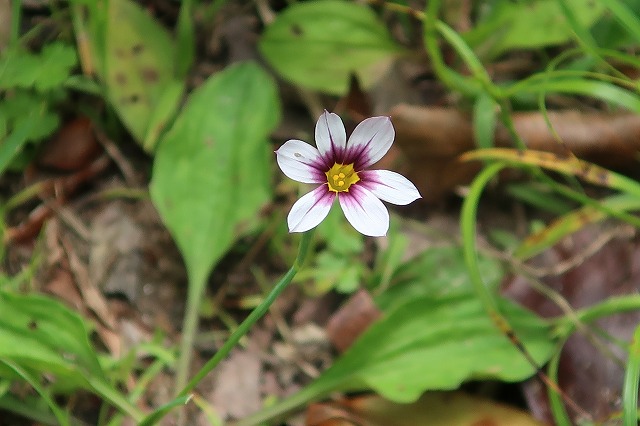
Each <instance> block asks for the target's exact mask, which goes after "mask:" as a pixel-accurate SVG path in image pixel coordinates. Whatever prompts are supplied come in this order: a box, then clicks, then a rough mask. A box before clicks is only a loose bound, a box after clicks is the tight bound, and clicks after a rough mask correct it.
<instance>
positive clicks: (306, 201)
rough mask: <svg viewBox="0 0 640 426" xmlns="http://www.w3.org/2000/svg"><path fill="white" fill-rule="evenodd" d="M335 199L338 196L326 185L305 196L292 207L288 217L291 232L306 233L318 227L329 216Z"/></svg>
mask: <svg viewBox="0 0 640 426" xmlns="http://www.w3.org/2000/svg"><path fill="white" fill-rule="evenodd" d="M335 198H336V194H335V193H334V192H331V191H329V189H328V188H327V186H326V185H321V186H319V187H317V188H316V189H314V190H313V191H311V192H309V193H307V194H305V195H303V196H302V198H300V199H299V200H298V201H296V202H295V204H294V205H293V207H291V211H290V212H289V216H288V217H287V224H288V225H289V232H305V231H308V230H309V229H311V228H315V227H316V226H318V225H319V224H320V222H322V221H323V220H324V218H325V217H327V215H328V214H329V210H331V205H332V204H333V200H334V199H335Z"/></svg>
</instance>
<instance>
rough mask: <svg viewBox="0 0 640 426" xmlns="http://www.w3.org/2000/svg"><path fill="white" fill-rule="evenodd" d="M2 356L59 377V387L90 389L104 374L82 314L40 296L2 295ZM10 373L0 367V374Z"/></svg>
mask: <svg viewBox="0 0 640 426" xmlns="http://www.w3.org/2000/svg"><path fill="white" fill-rule="evenodd" d="M0 312H2V315H0V357H1V358H5V359H9V360H12V361H13V362H15V363H16V364H17V365H20V366H21V367H22V368H24V369H26V370H27V371H30V372H36V373H37V372H48V373H52V374H53V375H54V376H55V379H56V381H55V387H56V388H58V389H72V388H74V387H83V388H88V387H89V386H88V384H87V378H88V377H95V378H97V379H100V380H103V379H104V374H103V371H102V368H101V367H100V364H99V363H98V359H97V357H96V354H95V352H94V350H93V349H92V347H91V344H90V343H89V339H88V333H87V329H86V327H85V325H84V322H83V321H82V319H81V318H80V316H79V315H78V314H76V313H75V312H72V311H70V310H69V309H68V308H66V307H65V306H63V305H62V304H61V303H59V302H57V301H55V300H52V299H50V298H47V297H44V296H40V295H34V294H30V295H19V294H14V293H9V292H5V291H2V292H0ZM5 374H9V370H8V369H6V368H4V367H3V368H0V375H5Z"/></svg>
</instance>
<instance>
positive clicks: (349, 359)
mask: <svg viewBox="0 0 640 426" xmlns="http://www.w3.org/2000/svg"><path fill="white" fill-rule="evenodd" d="M500 307H501V310H502V312H503V313H504V315H505V316H506V317H507V319H508V320H509V321H510V323H511V325H512V326H513V328H514V329H515V331H516V333H517V334H518V336H519V337H520V339H521V340H522V341H523V342H524V344H525V346H526V347H527V349H528V351H529V352H530V353H531V355H532V356H533V357H534V359H535V360H536V361H537V362H538V363H540V364H542V363H544V362H545V361H546V360H548V359H549V357H550V356H551V355H552V353H553V351H554V347H555V344H554V342H553V339H552V337H551V332H550V328H549V325H548V324H547V323H546V322H545V321H543V320H542V319H540V318H539V317H537V316H536V315H534V314H532V313H531V312H529V311H527V310H525V309H523V308H521V307H519V306H517V305H515V304H513V303H512V302H509V301H507V300H504V299H501V300H500ZM534 373H535V370H534V369H533V367H532V366H531V365H530V364H529V363H528V362H527V360H526V359H525V358H524V357H523V356H522V354H521V353H520V352H518V350H517V349H516V348H515V347H514V346H513V345H512V343H511V342H510V341H509V339H508V338H507V337H506V336H505V335H503V334H502V333H500V331H498V329H497V328H496V327H495V325H494V324H493V322H492V321H491V319H490V318H489V316H488V315H487V312H486V310H485V308H484V306H483V305H482V303H481V302H480V301H479V300H478V299H477V297H476V296H475V294H471V293H467V294H461V295H457V296H455V295H454V296H449V297H442V298H434V297H431V296H424V297H420V298H416V299H413V300H411V301H409V302H408V303H406V304H404V305H401V306H399V307H398V308H397V309H394V310H392V311H391V312H389V313H388V314H387V315H386V316H385V317H384V318H383V319H382V320H380V321H378V322H376V323H375V324H373V325H372V326H371V327H370V328H369V329H368V330H367V331H366V332H365V333H364V335H362V336H361V337H360V338H359V339H358V340H357V341H356V343H355V344H354V345H353V346H352V347H351V348H350V349H349V350H348V351H347V352H346V353H345V354H344V355H343V356H342V357H341V358H340V359H338V360H337V361H336V362H335V364H334V365H333V366H332V367H331V368H330V369H329V370H327V371H326V372H325V373H324V374H323V375H322V376H320V378H319V379H318V380H317V382H316V383H315V384H313V385H312V386H318V387H322V381H337V380H340V381H341V385H340V388H346V389H352V390H357V389H366V388H371V389H373V390H375V391H376V392H378V393H379V394H381V395H382V396H384V397H385V398H388V399H390V400H392V401H397V402H412V401H415V400H416V399H417V398H418V397H419V396H420V394H422V393H423V392H424V391H425V390H432V389H455V388H457V387H458V386H460V384H461V383H463V382H465V381H468V380H472V379H493V380H504V381H519V380H523V379H525V378H527V377H529V376H531V375H532V374H534Z"/></svg>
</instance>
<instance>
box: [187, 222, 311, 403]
mask: <svg viewBox="0 0 640 426" xmlns="http://www.w3.org/2000/svg"><path fill="white" fill-rule="evenodd" d="M311 236H312V233H311V232H305V233H304V234H302V239H301V240H300V248H299V249H298V257H297V258H296V260H295V262H294V263H293V266H292V267H291V269H289V271H288V272H287V273H286V274H285V275H284V276H283V277H282V278H281V279H280V281H279V282H278V283H277V284H276V285H275V286H274V287H273V290H271V293H269V294H268V295H267V297H266V298H265V299H264V300H263V301H262V303H260V304H259V305H258V306H256V307H255V309H254V310H253V311H251V313H250V314H249V316H248V317H247V318H246V319H245V320H244V321H242V323H241V324H240V325H239V326H238V328H237V329H236V331H234V332H233V334H231V336H230V337H229V339H227V341H226V342H225V343H224V345H222V347H221V348H220V349H219V350H218V352H216V354H215V355H214V356H213V357H212V358H211V359H210V360H209V361H207V363H206V364H205V365H204V366H203V367H202V369H200V371H198V373H196V375H195V376H193V378H192V379H191V380H190V381H189V383H187V385H186V386H185V387H184V388H183V389H182V390H181V391H180V393H179V394H178V397H184V396H186V395H187V394H188V393H190V392H191V391H192V390H193V389H194V388H195V387H196V386H197V385H198V383H200V380H202V379H203V378H204V377H205V376H206V375H207V374H209V373H210V372H211V371H212V370H213V369H214V368H216V366H217V365H218V364H219V363H220V361H222V360H223V359H225V358H226V357H227V355H228V354H229V352H231V349H233V348H234V347H235V346H236V345H237V344H238V342H239V341H240V339H241V338H242V337H243V336H244V335H245V334H247V332H248V331H249V329H250V328H251V327H252V326H253V325H254V324H255V323H256V322H257V321H258V320H259V319H260V318H262V316H263V315H264V314H265V313H266V312H267V311H268V310H269V308H270V307H271V305H272V304H273V302H274V301H275V300H276V299H277V298H278V296H279V295H280V294H281V293H282V291H283V290H284V289H285V288H287V286H288V285H289V283H290V282H291V280H292V279H293V277H294V276H295V275H296V274H297V273H298V271H299V270H300V268H301V267H302V264H303V263H304V260H305V258H306V257H307V253H308V251H309V245H310V242H311Z"/></svg>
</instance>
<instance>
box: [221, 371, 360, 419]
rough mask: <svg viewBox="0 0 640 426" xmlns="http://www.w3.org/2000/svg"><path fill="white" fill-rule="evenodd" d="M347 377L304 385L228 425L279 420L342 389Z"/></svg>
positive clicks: (347, 379)
mask: <svg viewBox="0 0 640 426" xmlns="http://www.w3.org/2000/svg"><path fill="white" fill-rule="evenodd" d="M349 379H350V377H349V376H347V377H343V378H340V377H336V378H334V380H327V381H326V382H325V383H324V385H323V386H322V387H318V386H306V387H304V388H303V389H301V390H300V391H299V392H297V393H295V394H293V395H291V396H290V397H288V398H286V399H284V400H283V401H280V402H278V403H276V404H275V405H273V406H271V407H266V408H264V409H262V410H260V411H259V412H257V413H255V414H253V415H251V416H249V417H246V418H244V419H242V420H238V421H236V422H233V423H231V424H230V425H229V426H257V425H263V424H266V423H267V422H273V421H276V420H280V419H281V418H282V417H284V416H286V415H287V414H288V413H291V412H293V411H295V410H297V409H299V408H300V407H303V406H304V405H305V404H308V403H309V402H310V401H314V400H318V399H320V398H322V397H324V396H326V395H328V394H330V393H331V392H336V391H340V390H342V389H341V388H342V387H343V385H344V384H345V382H348V381H349Z"/></svg>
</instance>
